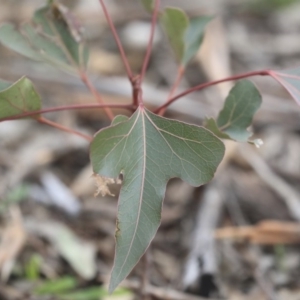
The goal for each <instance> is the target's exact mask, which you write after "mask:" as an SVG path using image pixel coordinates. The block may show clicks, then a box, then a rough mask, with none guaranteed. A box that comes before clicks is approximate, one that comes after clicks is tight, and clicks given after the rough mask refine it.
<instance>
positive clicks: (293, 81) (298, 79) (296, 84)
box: [270, 67, 300, 105]
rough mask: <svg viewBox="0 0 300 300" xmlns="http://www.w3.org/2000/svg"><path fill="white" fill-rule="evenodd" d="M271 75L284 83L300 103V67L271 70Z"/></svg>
mask: <svg viewBox="0 0 300 300" xmlns="http://www.w3.org/2000/svg"><path fill="white" fill-rule="evenodd" d="M270 75H271V76H272V77H273V78H274V79H276V80H277V81H278V82H279V83H280V84H282V86H283V87H284V88H285V89H286V90H287V91H288V92H289V93H290V95H291V96H292V97H293V98H294V99H295V101H296V102H297V103H298V104H299V105H300V67H298V68H294V69H287V70H282V71H270Z"/></svg>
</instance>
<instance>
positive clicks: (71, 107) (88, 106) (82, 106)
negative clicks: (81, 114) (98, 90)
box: [0, 103, 132, 122]
mask: <svg viewBox="0 0 300 300" xmlns="http://www.w3.org/2000/svg"><path fill="white" fill-rule="evenodd" d="M105 107H110V108H123V109H128V110H130V111H131V110H132V104H94V103H92V104H78V105H64V106H58V107H51V108H46V109H41V110H36V111H30V112H25V113H21V114H18V115H14V116H11V117H7V118H3V119H0V122H2V121H8V120H18V119H22V118H26V117H33V116H36V115H39V114H45V113H50V112H55V111H63V110H76V109H91V108H105Z"/></svg>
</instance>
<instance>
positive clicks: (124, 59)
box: [99, 0, 133, 82]
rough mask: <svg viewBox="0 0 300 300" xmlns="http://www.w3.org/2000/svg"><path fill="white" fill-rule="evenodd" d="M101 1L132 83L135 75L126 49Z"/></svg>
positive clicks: (102, 2) (101, 1) (102, 0)
mask: <svg viewBox="0 0 300 300" xmlns="http://www.w3.org/2000/svg"><path fill="white" fill-rule="evenodd" d="M99 1H100V4H101V6H102V10H103V12H104V15H105V18H106V20H107V23H108V25H109V27H110V30H111V32H112V34H113V36H114V38H115V41H116V43H117V46H118V48H119V52H120V54H121V58H122V61H123V63H124V66H125V69H126V73H127V76H128V78H129V80H130V82H131V81H132V78H133V74H132V71H131V68H130V65H129V62H128V59H127V57H126V54H125V51H124V48H123V46H122V43H121V40H120V38H119V35H118V33H117V30H116V28H115V25H114V23H113V21H112V19H111V17H110V15H109V13H108V10H107V8H106V6H105V3H104V0H99Z"/></svg>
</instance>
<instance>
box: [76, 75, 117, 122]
mask: <svg viewBox="0 0 300 300" xmlns="http://www.w3.org/2000/svg"><path fill="white" fill-rule="evenodd" d="M80 77H81V80H82V82H83V83H84V84H85V85H86V86H87V88H88V89H89V90H90V92H91V93H92V94H93V96H94V97H95V99H96V100H97V101H98V102H99V103H100V104H105V102H104V101H103V99H102V97H101V95H100V94H99V92H98V91H97V90H96V89H95V87H94V86H93V84H92V83H91V82H90V80H89V78H88V76H87V75H86V73H85V72H81V73H80ZM103 108H104V110H105V113H106V114H107V116H108V117H109V119H110V120H113V118H114V114H113V113H112V111H111V109H110V108H109V107H103Z"/></svg>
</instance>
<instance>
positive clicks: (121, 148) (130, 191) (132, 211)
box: [90, 108, 224, 291]
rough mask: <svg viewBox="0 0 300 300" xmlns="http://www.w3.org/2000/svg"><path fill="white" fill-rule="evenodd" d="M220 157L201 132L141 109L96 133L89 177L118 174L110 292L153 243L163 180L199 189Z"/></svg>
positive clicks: (219, 148)
mask: <svg viewBox="0 0 300 300" xmlns="http://www.w3.org/2000/svg"><path fill="white" fill-rule="evenodd" d="M223 155H224V145H223V143H222V142H221V141H220V140H219V139H218V138H217V137H216V136H215V135H213V134H212V133H211V132H210V131H208V130H206V129H205V128H203V127H198V126H195V125H189V124H186V123H182V122H178V121H174V120H170V119H166V118H163V117H160V116H157V115H155V114H153V113H151V112H150V111H148V110H147V109H144V108H139V109H138V110H137V111H136V112H135V113H134V114H133V115H132V116H131V118H129V119H128V120H127V121H125V122H122V123H119V124H117V125H114V126H111V127H108V128H105V129H102V130H100V131H99V133H97V134H96V136H95V138H94V140H93V141H92V143H91V148H90V156H91V162H92V165H93V170H94V172H95V173H96V174H99V175H101V176H105V177H108V178H118V176H119V174H120V173H121V174H123V184H122V188H121V192H120V196H119V211H118V218H117V231H116V254H115V261H114V267H113V270H112V275H111V281H110V286H109V290H110V291H113V290H114V289H115V288H116V286H117V285H118V284H119V283H120V282H121V281H122V280H123V279H124V278H125V277H126V276H127V275H128V274H129V272H130V271H131V270H132V268H133V267H134V266H135V265H136V263H137V262H138V261H139V259H140V258H141V256H142V255H143V254H144V252H145V251H146V249H147V247H148V246H149V244H150V242H151V240H152V239H153V237H154V235H155V233H156V231H157V228H158V226H159V223H160V219H161V207H162V201H163V198H164V194H165V190H166V185H167V182H168V180H169V179H170V178H173V177H179V178H181V179H182V180H184V181H186V182H188V183H189V184H191V185H193V186H199V185H201V184H204V183H206V182H208V181H209V180H211V179H212V178H213V176H214V173H215V171H216V169H217V167H218V165H219V163H220V162H221V160H222V158H223Z"/></svg>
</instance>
